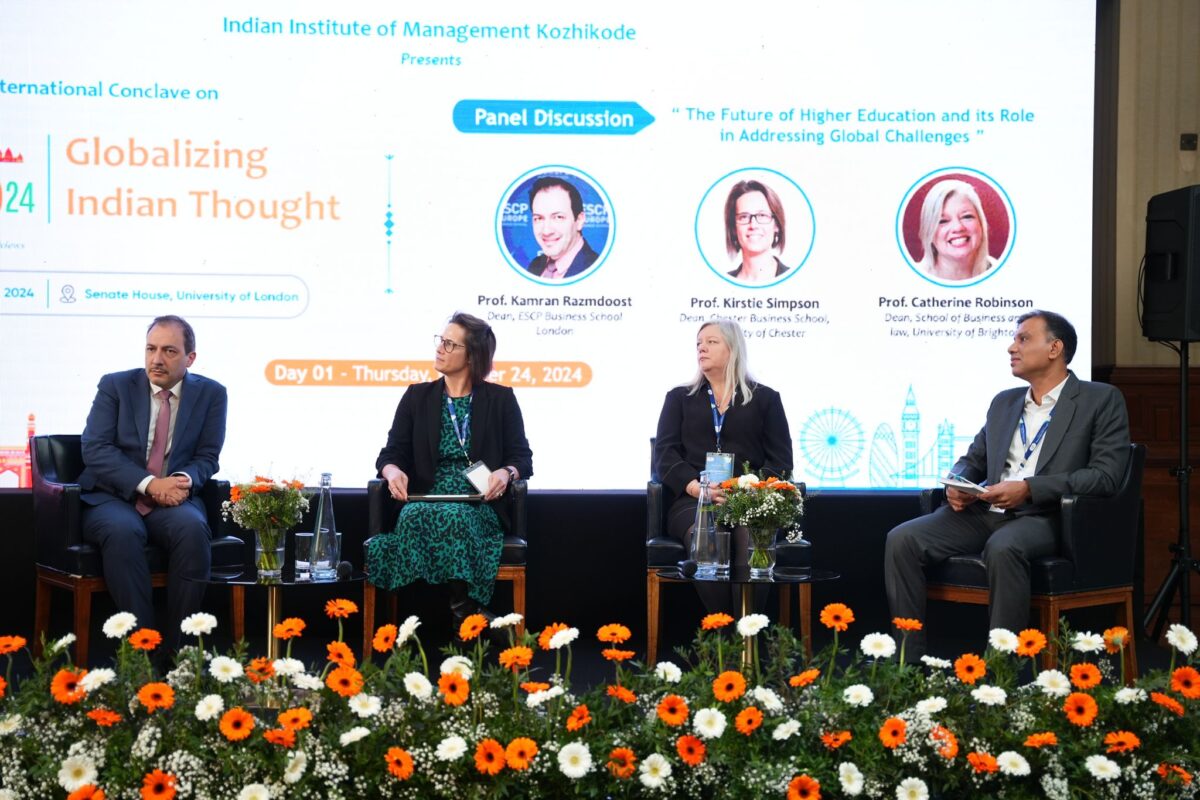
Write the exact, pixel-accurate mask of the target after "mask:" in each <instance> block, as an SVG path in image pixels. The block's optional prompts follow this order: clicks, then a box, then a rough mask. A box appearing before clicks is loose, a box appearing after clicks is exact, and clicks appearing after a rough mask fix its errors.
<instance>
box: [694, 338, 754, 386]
mask: <svg viewBox="0 0 1200 800" xmlns="http://www.w3.org/2000/svg"><path fill="white" fill-rule="evenodd" d="M708 327H715V328H716V329H717V330H719V331H720V332H721V338H722V339H724V340H725V345H726V346H727V347H728V348H729V363H728V364H726V365H725V385H726V386H731V385H732V386H734V387H736V388H737V394H739V395H741V397H742V405H746V404H748V403H749V402H750V401H751V400H752V399H753V398H754V390H753V389H752V388H751V384H752V383H754V378H752V377H751V376H750V371H749V369H748V368H747V366H746V337H745V336H744V335H743V334H742V326H741V325H738V324H737V322H735V321H734V320H731V319H713V320H709V321H708V322H706V323H704V324H703V325H701V326H700V330H698V331H696V335H697V336H699V335H700V333H701V332H702V331H703V330H704V329H705V328H708ZM704 380H705V378H704V373H703V372H701V371H700V370H696V377H694V378H692V382H691V383H689V384H688V394H695V393H696V392H698V391H700V387H701V386H703V385H704ZM731 404H732V403H731Z"/></svg>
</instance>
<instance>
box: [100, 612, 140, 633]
mask: <svg viewBox="0 0 1200 800" xmlns="http://www.w3.org/2000/svg"><path fill="white" fill-rule="evenodd" d="M136 627H137V617H135V616H134V615H133V614H130V613H129V612H128V611H118V612H117V613H116V614H113V615H112V616H111V617H109V618H108V619H106V620H104V627H103V628H102V630H103V631H104V635H105V636H107V637H108V638H110V639H124V638H125V636H126V634H128V633H129V632H130V631H132V630H133V629H134V628H136Z"/></svg>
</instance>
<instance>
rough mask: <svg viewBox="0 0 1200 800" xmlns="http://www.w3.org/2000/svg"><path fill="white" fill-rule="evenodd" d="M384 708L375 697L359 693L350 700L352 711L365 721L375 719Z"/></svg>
mask: <svg viewBox="0 0 1200 800" xmlns="http://www.w3.org/2000/svg"><path fill="white" fill-rule="evenodd" d="M381 708H383V703H381V702H380V700H379V698H378V697H376V696H375V695H371V694H367V693H366V692H359V693H358V694H356V695H354V696H353V697H351V698H350V710H351V711H353V712H354V713H355V714H358V716H360V717H362V718H363V719H367V718H369V717H373V716H375V715H376V714H378V713H379V709H381Z"/></svg>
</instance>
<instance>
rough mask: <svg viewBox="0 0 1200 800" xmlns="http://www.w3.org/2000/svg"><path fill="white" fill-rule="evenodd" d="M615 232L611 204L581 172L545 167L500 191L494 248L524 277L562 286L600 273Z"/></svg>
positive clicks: (595, 184) (603, 193)
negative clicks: (498, 247)
mask: <svg viewBox="0 0 1200 800" xmlns="http://www.w3.org/2000/svg"><path fill="white" fill-rule="evenodd" d="M616 228H617V222H616V217H614V216H613V211H612V202H611V201H610V200H609V199H608V194H607V193H606V192H605V191H604V189H603V188H602V187H601V186H600V184H599V183H597V182H596V181H595V180H593V179H592V177H591V176H590V175H588V174H586V173H584V172H581V171H580V170H577V169H573V168H571V167H565V166H561V165H548V166H542V167H538V168H536V169H532V170H530V171H529V172H526V173H525V174H524V175H522V176H521V177H519V178H517V179H516V180H515V181H513V182H512V184H510V185H509V187H508V188H507V189H505V190H504V196H503V197H502V198H501V199H500V207H499V209H498V211H497V214H496V243H497V244H498V245H499V246H500V251H501V252H502V253H504V257H505V258H506V259H507V260H508V263H509V266H511V267H512V268H513V269H514V270H516V272H517V274H519V275H521V276H522V277H523V278H527V279H529V280H531V281H534V282H535V283H541V284H545V285H547V286H566V285H568V284H571V283H576V282H578V281H581V280H583V279H584V278H586V277H587V276H589V275H591V274H593V273H594V272H595V271H596V270H598V269H599V268H600V265H601V264H603V263H604V259H605V258H607V257H608V253H609V251H610V250H611V249H612V243H613V238H614V236H615V234H616Z"/></svg>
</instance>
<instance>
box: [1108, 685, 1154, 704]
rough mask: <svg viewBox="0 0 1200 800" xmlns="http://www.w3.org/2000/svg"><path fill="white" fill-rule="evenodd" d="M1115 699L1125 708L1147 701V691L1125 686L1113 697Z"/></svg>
mask: <svg viewBox="0 0 1200 800" xmlns="http://www.w3.org/2000/svg"><path fill="white" fill-rule="evenodd" d="M1113 699H1114V700H1116V701H1117V702H1118V703H1120V704H1121V705H1123V706H1127V705H1131V704H1133V703H1140V702H1142V701H1143V700H1145V699H1146V690H1145V689H1138V688H1137V687H1134V686H1125V687H1122V688H1120V689H1117V693H1116V694H1114V695H1113Z"/></svg>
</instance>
